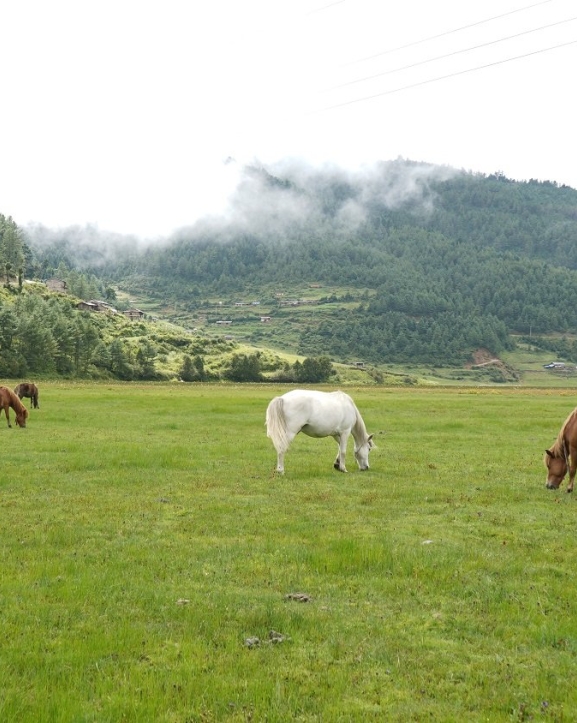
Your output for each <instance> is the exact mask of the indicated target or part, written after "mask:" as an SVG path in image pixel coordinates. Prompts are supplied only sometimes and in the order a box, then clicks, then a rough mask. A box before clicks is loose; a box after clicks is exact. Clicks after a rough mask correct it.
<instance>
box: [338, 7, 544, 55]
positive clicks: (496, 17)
mask: <svg viewBox="0 0 577 723" xmlns="http://www.w3.org/2000/svg"><path fill="white" fill-rule="evenodd" d="M550 2H554V0H541V1H540V2H538V3H533V5H527V6H525V7H522V8H517V10H509V11H508V12H506V13H503V14H502V15H494V16H493V17H490V18H486V19H485V20H477V21H476V22H474V23H470V24H469V25H462V26H461V27H459V28H453V30H445V31H444V32H443V33H439V34H438V35H430V36H429V37H428V38H423V39H422V40H413V41H412V42H411V43H407V44H406V45H399V46H398V47H396V48H390V49H389V50H383V51H382V52H381V53H375V54H374V55H368V56H366V57H365V58H359V59H358V60H352V61H351V62H350V63H348V65H352V64H354V63H362V62H364V61H366V60H372V59H373V58H379V57H380V56H381V55H389V54H390V53H396V52H397V51H398V50H405V48H412V47H413V46H414V45H420V44H421V43H427V42H428V41H429V40H437V38H443V37H445V35H452V33H458V32H460V31H461V30H468V29H469V28H474V27H476V26H477V25H483V24H484V23H490V22H492V21H493V20H499V19H500V18H505V17H507V16H508V15H514V14H515V13H520V12H524V11H525V10H530V9H531V8H534V7H537V6H538V5H546V4H547V3H550Z"/></svg>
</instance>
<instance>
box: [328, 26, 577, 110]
mask: <svg viewBox="0 0 577 723" xmlns="http://www.w3.org/2000/svg"><path fill="white" fill-rule="evenodd" d="M575 43H577V40H570V41H569V42H567V43H560V44H559V45H551V46H550V47H548V48H542V49H541V50H533V51H531V52H530V53H524V54H523V55H516V56H514V57H513V58H505V59H504V60H497V61H495V62H494V63H487V64H486V65H478V66H477V67H475V68H467V69H466V70H457V71H456V72H454V73H448V74H447V75H441V76H439V77H438V78H429V79H428V80H421V81H420V82H418V83H411V84H409V85H403V86H401V87H400V88H393V89H392V90H385V91H383V92H382V93H374V94H373V95H367V96H364V97H363V98H356V99H355V100H347V101H345V102H344V103H337V104H336V105H330V106H327V107H326V108H321V109H320V110H321V111H326V110H333V109H335V108H342V107H344V106H346V105H353V103H361V102H362V101H365V100H372V99H373V98H379V97H381V96H383V95H392V94H393V93H400V92H401V91H403V90H409V89H410V88H418V87H419V86H421V85H428V84H429V83H436V82H437V81H439V80H446V79H447V78H455V77H457V76H459V75H465V73H473V72H474V71H476V70H484V69H485V68H492V67H494V66H495V65H503V64H504V63H510V62H511V61H513V60H521V59H522V58H529V57H531V56H532V55H539V54H540V53H546V52H548V51H549V50H557V49H558V48H566V47H567V46H569V45H575Z"/></svg>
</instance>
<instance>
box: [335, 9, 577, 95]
mask: <svg viewBox="0 0 577 723" xmlns="http://www.w3.org/2000/svg"><path fill="white" fill-rule="evenodd" d="M575 20H577V16H575V17H573V18H567V19H566V20H558V21H557V22H555V23H550V24H549V25H542V26H541V27H539V28H532V29H531V30H523V31H522V32H520V33H516V34H515V35H508V36H507V37H505V38H498V39H497V40H490V41H489V42H487V43H481V44H480V45H473V46H471V47H470V48H463V49H461V50H454V51H453V52H451V53H445V54H444V55H437V56H436V57H435V58H428V59H427V60H419V61H418V62H417V63H411V64H409V65H402V66H401V67H399V68H392V69H391V70H384V71H383V72H382V73H375V74H374V75H366V76H364V77H363V78H358V79H357V80H349V81H348V82H347V83H341V84H340V85H334V86H332V87H331V88H328V89H327V90H326V91H323V92H325V93H327V92H329V91H331V90H337V89H338V88H345V87H346V86H348V85H355V84H356V83H363V82H364V81H366V80H373V79H374V78H380V77H382V76H383V75H392V74H393V73H400V72H401V71H402V70H409V69H410V68H416V67H417V66H419V65H426V64H427V63H434V62H435V61H436V60H443V59H444V58H451V57H453V56H454V55H460V54H461V53H469V52H470V51H471V50H479V49H480V48H486V47H488V46H489V45H496V44H497V43H504V42H505V41H507V40H513V39H514V38H520V37H521V36H523V35H530V34H531V33H536V32H538V31H539V30H547V29H548V28H554V27H555V26H556V25H564V24H565V23H571V22H573V21H575Z"/></svg>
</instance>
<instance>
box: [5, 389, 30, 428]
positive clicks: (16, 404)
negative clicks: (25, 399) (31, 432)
mask: <svg viewBox="0 0 577 723" xmlns="http://www.w3.org/2000/svg"><path fill="white" fill-rule="evenodd" d="M10 407H12V409H13V410H14V414H15V415H16V424H17V425H18V426H19V427H25V426H26V418H27V417H28V410H27V409H26V407H25V406H24V405H23V404H22V402H21V401H20V399H18V396H17V395H16V394H14V392H13V391H12V390H11V389H8V387H0V413H1V410H2V409H3V410H4V414H5V415H6V421H7V422H8V426H9V427H11V426H12V425H11V424H10V414H9V413H8V412H9V409H10Z"/></svg>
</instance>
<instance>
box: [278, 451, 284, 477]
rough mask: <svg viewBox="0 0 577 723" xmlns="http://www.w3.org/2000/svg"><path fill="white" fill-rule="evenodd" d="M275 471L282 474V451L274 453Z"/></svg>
mask: <svg viewBox="0 0 577 723" xmlns="http://www.w3.org/2000/svg"><path fill="white" fill-rule="evenodd" d="M276 471H277V472H278V473H279V474H284V452H277V454H276Z"/></svg>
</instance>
